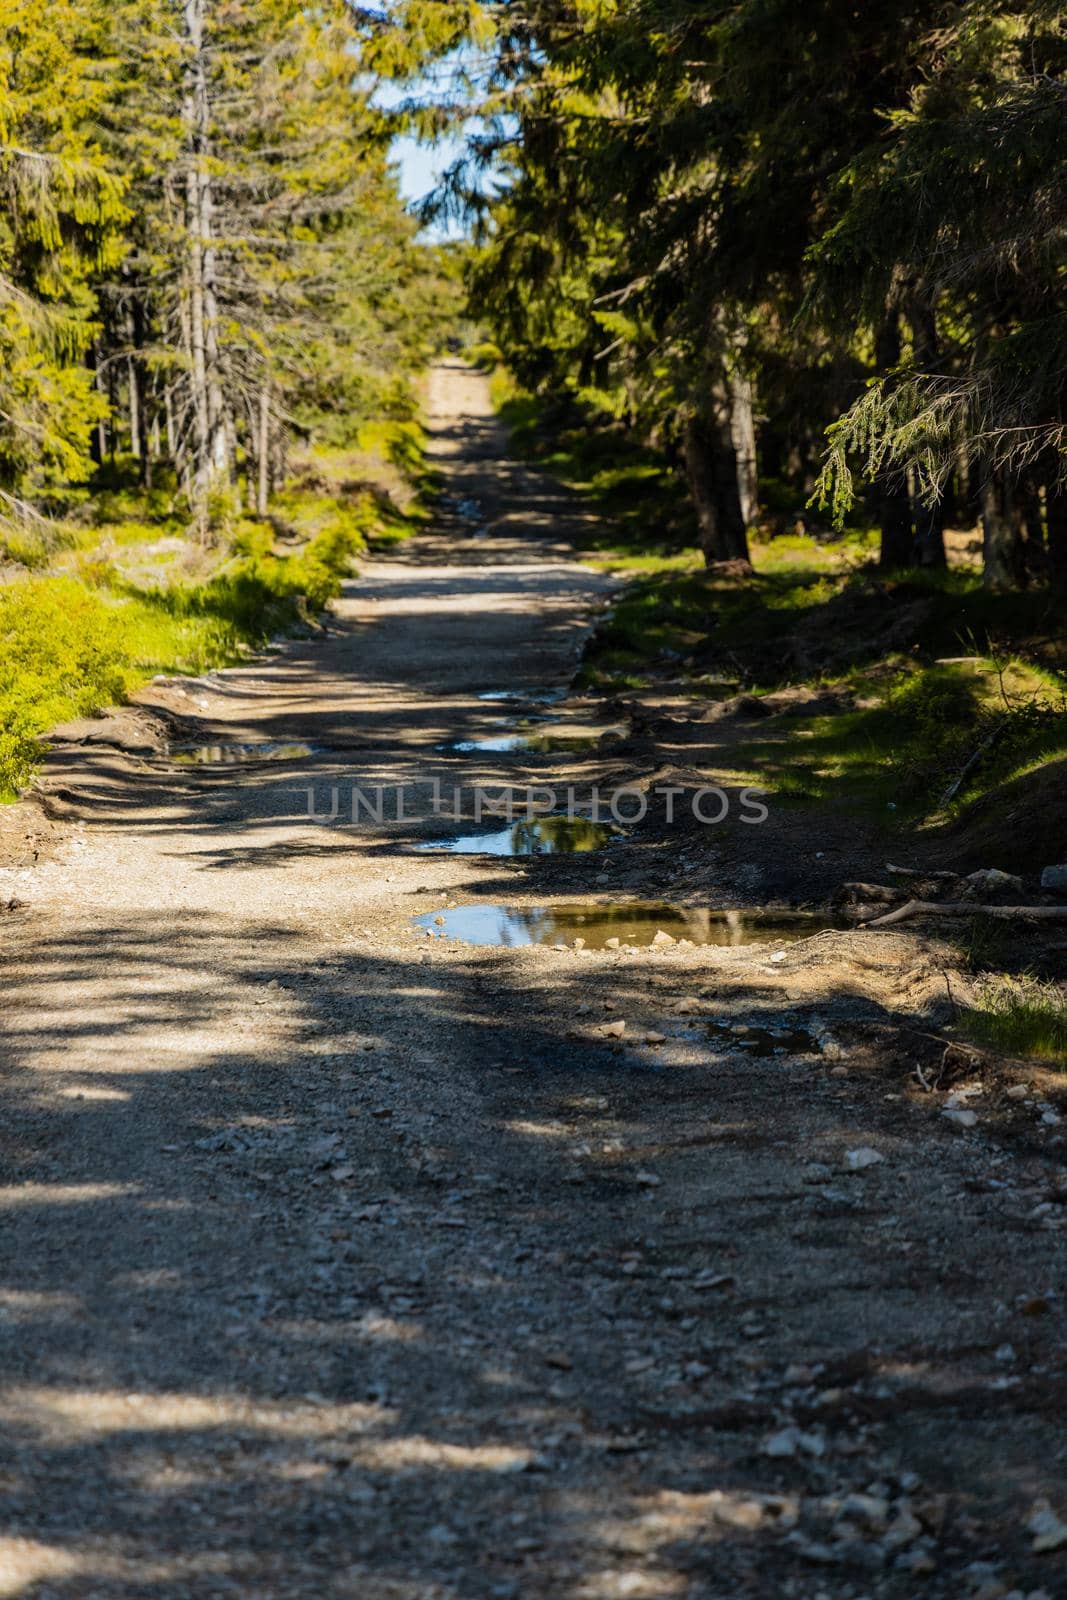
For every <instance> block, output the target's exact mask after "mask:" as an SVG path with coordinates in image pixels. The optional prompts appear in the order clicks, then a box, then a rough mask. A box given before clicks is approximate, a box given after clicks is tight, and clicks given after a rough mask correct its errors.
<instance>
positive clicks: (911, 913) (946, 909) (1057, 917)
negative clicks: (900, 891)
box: [864, 900, 1067, 928]
mask: <svg viewBox="0 0 1067 1600" xmlns="http://www.w3.org/2000/svg"><path fill="white" fill-rule="evenodd" d="M973 916H982V917H998V918H999V919H1000V920H1001V921H1003V922H1027V921H1033V922H1067V906H985V905H978V904H976V903H975V902H974V901H973V900H908V901H907V902H906V903H905V904H904V905H902V906H898V907H897V909H896V910H895V911H890V912H887V914H886V915H885V916H884V917H875V919H874V921H873V922H866V923H864V927H865V928H888V927H890V926H892V924H894V923H897V922H907V921H909V919H910V918H912V917H973Z"/></svg>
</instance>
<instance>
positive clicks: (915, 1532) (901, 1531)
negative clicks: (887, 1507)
mask: <svg viewBox="0 0 1067 1600" xmlns="http://www.w3.org/2000/svg"><path fill="white" fill-rule="evenodd" d="M922 1531H923V1525H922V1523H921V1522H920V1521H919V1519H918V1517H913V1516H912V1514H911V1512H910V1511H909V1510H908V1509H907V1508H906V1507H905V1508H903V1509H902V1510H900V1511H899V1512H898V1513H897V1515H896V1516H895V1517H894V1518H893V1521H892V1522H891V1523H890V1524H889V1527H888V1528H887V1529H886V1531H885V1535H884V1543H885V1544H886V1545H887V1546H888V1547H889V1549H891V1550H902V1549H903V1548H904V1546H905V1545H908V1544H911V1543H913V1541H914V1540H916V1539H917V1538H918V1537H919V1535H920V1534H921V1533H922Z"/></svg>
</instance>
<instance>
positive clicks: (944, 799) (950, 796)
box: [941, 717, 1008, 806]
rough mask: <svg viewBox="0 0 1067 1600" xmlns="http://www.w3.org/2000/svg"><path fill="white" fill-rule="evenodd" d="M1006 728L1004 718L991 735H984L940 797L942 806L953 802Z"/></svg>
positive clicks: (1006, 724) (1006, 721) (1006, 720)
mask: <svg viewBox="0 0 1067 1600" xmlns="http://www.w3.org/2000/svg"><path fill="white" fill-rule="evenodd" d="M1007 726H1008V719H1007V717H1005V718H1004V720H1003V721H1002V722H998V723H997V725H996V727H995V728H994V729H993V731H992V733H989V734H987V735H986V737H985V738H984V739H983V740H982V742H981V744H980V745H979V746H978V749H977V750H975V751H974V753H973V754H972V755H971V756H970V757H968V759H967V760H966V761H965V762H964V763H963V766H962V767H961V768H960V773H959V777H958V778H956V779H954V781H953V782H952V783H950V784H949V786H948V788H947V789H946V790H945V792H944V794H943V795H942V796H941V804H942V805H943V806H947V805H948V803H949V801H950V800H955V798H956V796H957V795H958V794H959V792H960V790H961V789H962V788H963V785H964V782H965V780H966V779H967V778H969V777H970V775H971V773H972V772H973V771H974V769H975V767H976V766H977V765H978V763H979V762H980V761H981V759H982V757H983V756H986V755H988V754H989V752H990V750H992V748H993V746H994V745H995V744H996V743H997V741H998V740H999V738H1000V736H1001V734H1002V733H1003V732H1004V730H1005V729H1006V728H1007Z"/></svg>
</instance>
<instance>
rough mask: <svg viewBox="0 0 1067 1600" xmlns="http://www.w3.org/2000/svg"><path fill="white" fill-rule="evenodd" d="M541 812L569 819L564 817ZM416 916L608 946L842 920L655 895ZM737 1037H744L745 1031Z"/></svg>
mask: <svg viewBox="0 0 1067 1600" xmlns="http://www.w3.org/2000/svg"><path fill="white" fill-rule="evenodd" d="M540 820H541V821H542V822H561V821H566V819H565V818H557V817H544V818H542V819H540ZM520 826H522V827H526V826H527V824H526V823H522V824H520ZM586 826H587V827H593V826H595V825H594V824H593V823H587V824H586ZM483 837H484V836H483ZM452 848H455V846H452ZM587 848H590V847H587ZM593 848H595V847H593ZM520 853H528V852H520ZM414 921H415V923H416V925H417V926H418V927H420V928H428V929H429V930H430V932H431V933H434V934H436V935H438V936H439V937H440V938H443V939H462V940H463V941H464V942H465V943H466V944H507V945H523V944H549V945H552V944H560V943H563V944H573V942H574V940H575V939H578V938H580V939H584V940H585V944H586V948H587V949H590V950H603V949H606V948H607V947H608V940H609V939H612V940H614V939H617V940H618V941H619V943H620V945H636V946H644V945H649V944H651V943H652V941H653V939H654V938H655V937H656V934H657V933H659V932H660V931H662V932H663V933H669V934H670V935H671V937H672V938H673V939H677V940H681V939H688V940H689V941H690V943H691V944H700V945H709V944H710V945H746V944H786V943H788V942H789V941H790V940H793V939H805V938H807V937H808V936H809V935H810V934H813V933H821V932H822V931H823V929H825V928H832V927H834V926H835V924H834V922H833V921H832V920H831V919H830V918H828V917H821V916H818V915H816V914H815V913H805V912H794V913H787V912H778V913H774V912H760V911H699V910H683V909H679V908H678V907H676V906H667V905H661V904H659V903H658V902H655V901H639V902H637V903H635V904H629V905H627V904H616V905H610V904H609V905H595V904H588V905H574V904H572V905H559V906H504V905H485V906H456V907H455V908H454V909H453V910H451V911H431V912H428V913H427V914H426V915H425V916H423V917H416V918H415V919H414ZM736 1037H737V1039H739V1040H740V1039H742V1038H743V1037H745V1036H742V1035H740V1034H739V1035H737V1036H736ZM805 1037H806V1036H805Z"/></svg>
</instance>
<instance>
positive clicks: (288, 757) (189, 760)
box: [167, 744, 315, 767]
mask: <svg viewBox="0 0 1067 1600" xmlns="http://www.w3.org/2000/svg"><path fill="white" fill-rule="evenodd" d="M314 753H315V746H314V745H312V744H190V745H177V746H175V747H174V748H173V749H172V750H170V751H169V752H168V755H167V760H168V761H178V762H181V763H182V764H183V765H185V766H194V767H222V766H234V765H236V764H237V763H238V762H241V761H302V760H303V759H304V758H305V757H306V756H310V755H314Z"/></svg>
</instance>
